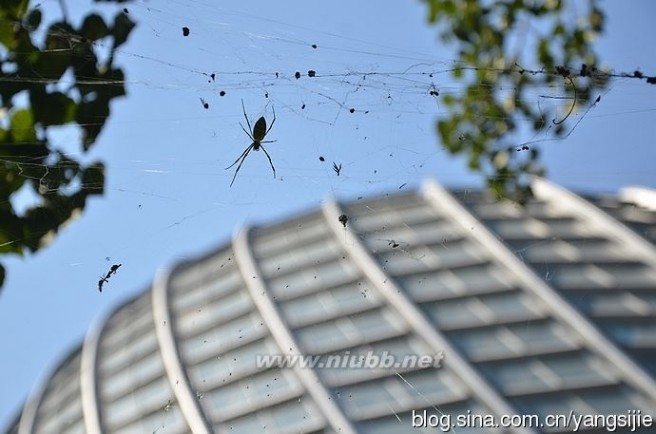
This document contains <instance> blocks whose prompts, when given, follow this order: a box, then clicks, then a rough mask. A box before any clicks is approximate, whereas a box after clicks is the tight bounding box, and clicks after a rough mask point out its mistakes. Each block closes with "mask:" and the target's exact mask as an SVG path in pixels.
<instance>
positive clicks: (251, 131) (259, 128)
mask: <svg viewBox="0 0 656 434" xmlns="http://www.w3.org/2000/svg"><path fill="white" fill-rule="evenodd" d="M241 109H242V111H243V113H244V118H245V119H246V125H248V130H246V128H244V126H243V125H242V124H241V123H240V124H239V126H240V127H241V129H242V130H244V132H245V133H246V135H247V136H248V137H249V138H250V139H251V142H252V143H251V144H250V145H249V146H248V147H247V148H246V149H245V150H244V152H242V153H241V155H240V156H239V157H237V159H236V160H235V162H234V163H232V164H231V165H230V166H228V167H226V170H228V169H230V168H231V167H232V166H234V165H235V164H237V163H239V165H238V166H237V170H235V175H234V176H233V177H232V182H231V183H230V187H232V184H234V183H235V179H236V178H237V173H239V169H241V165H242V164H244V160H246V157H247V156H248V154H249V153H250V152H251V150H253V151H259V150H260V149H262V150H263V151H264V154H265V155H266V156H267V158H268V159H269V164H270V165H271V170H273V177H274V178H275V177H276V168H275V167H273V161H271V156H270V155H269V153H268V152H267V150H266V149H264V146H262V144H263V143H273V142H275V140H264V138H265V137H266V135H267V134H269V131H271V128H273V124H274V123H275V122H276V110H275V109H273V107H272V109H273V120H272V121H271V125H269V128H267V124H266V119H265V118H264V116H262V117H260V118H259V119H258V120H257V122H255V126H254V127H251V123H250V121H249V120H248V116H246V108H245V107H244V100H241Z"/></svg>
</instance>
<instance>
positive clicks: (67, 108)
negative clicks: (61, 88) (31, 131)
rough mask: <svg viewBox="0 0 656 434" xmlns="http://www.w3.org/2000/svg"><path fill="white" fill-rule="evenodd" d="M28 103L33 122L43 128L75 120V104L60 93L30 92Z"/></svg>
mask: <svg viewBox="0 0 656 434" xmlns="http://www.w3.org/2000/svg"><path fill="white" fill-rule="evenodd" d="M30 97H31V98H30V102H31V105H32V107H33V108H34V120H35V122H38V123H40V124H41V125H42V126H44V127H48V126H51V125H64V124H67V123H69V122H73V121H74V120H75V111H76V109H77V104H76V103H75V101H73V100H72V99H71V98H69V97H68V96H66V95H64V94H63V93H61V92H53V93H45V92H32V93H31V95H30Z"/></svg>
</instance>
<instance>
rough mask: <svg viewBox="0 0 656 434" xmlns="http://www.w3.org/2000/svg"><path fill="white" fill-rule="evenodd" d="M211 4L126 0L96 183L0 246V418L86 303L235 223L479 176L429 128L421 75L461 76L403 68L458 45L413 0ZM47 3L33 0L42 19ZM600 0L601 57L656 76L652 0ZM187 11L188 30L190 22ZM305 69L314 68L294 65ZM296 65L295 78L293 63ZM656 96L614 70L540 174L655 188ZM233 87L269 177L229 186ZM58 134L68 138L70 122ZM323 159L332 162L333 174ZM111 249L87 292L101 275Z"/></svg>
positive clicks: (77, 333) (429, 104)
mask: <svg viewBox="0 0 656 434" xmlns="http://www.w3.org/2000/svg"><path fill="white" fill-rule="evenodd" d="M67 3H69V8H70V10H71V13H72V14H74V15H77V16H79V15H81V14H83V13H84V12H85V11H84V9H77V8H79V7H80V6H79V4H81V3H84V4H85V5H86V2H73V1H68V2H67ZM73 3H75V5H74V4H73ZM89 3H90V2H89ZM221 3H222V4H223V5H225V6H224V7H217V6H214V4H215V2H213V1H211V0H205V1H193V2H192V1H189V2H178V1H170V0H162V1H158V2H143V1H140V2H137V3H136V4H130V3H128V4H126V6H127V8H128V9H129V14H130V16H131V17H132V18H133V20H135V21H136V22H137V23H138V26H137V28H136V29H135V31H134V33H133V35H132V36H131V38H130V40H129V43H128V44H127V45H126V46H125V47H124V49H123V50H122V52H121V53H120V54H119V56H118V58H117V61H118V63H119V65H121V66H122V67H123V68H124V70H125V71H126V74H127V79H128V84H127V89H128V93H129V95H128V97H127V98H123V99H121V100H119V101H116V102H115V103H114V105H113V107H112V108H113V114H112V116H111V118H110V121H109V123H108V125H107V126H106V129H105V131H104V132H103V134H102V135H101V137H100V139H99V141H98V142H97V144H96V145H95V147H94V148H93V151H92V155H91V158H97V159H101V160H103V161H104V162H105V163H106V165H107V190H106V194H105V195H104V196H103V197H102V198H98V199H92V200H91V201H90V203H89V204H88V206H87V209H86V211H85V213H84V215H83V216H82V217H81V218H80V219H78V220H76V221H74V222H72V224H70V225H69V226H68V227H67V228H66V229H64V230H63V231H62V232H61V234H60V236H59V237H58V238H57V239H56V240H55V242H54V243H53V244H52V245H51V246H49V247H48V248H46V249H44V250H43V251H41V252H39V253H38V254H37V255H35V256H31V257H26V258H24V259H7V258H2V261H3V262H4V264H5V265H6V266H7V272H8V278H7V281H6V283H5V286H4V288H3V293H2V296H0V351H1V353H2V355H3V357H2V358H1V359H0V373H1V375H2V377H1V378H2V387H0V427H3V426H5V425H6V423H7V422H8V419H9V418H10V417H11V416H12V415H13V413H14V412H15V411H16V409H17V408H18V406H19V405H21V404H22V402H23V400H24V399H25V397H26V396H27V395H28V393H29V392H30V390H31V389H32V387H33V386H34V385H35V383H36V381H37V379H38V378H39V377H41V376H43V375H45V374H46V373H47V372H48V371H49V370H50V369H52V368H53V367H54V366H55V365H56V363H58V361H59V359H60V358H61V357H63V356H64V355H65V353H66V352H67V351H68V350H69V349H70V348H71V347H72V346H74V345H77V344H78V343H79V342H80V340H81V339H82V338H83V336H84V334H85V332H86V330H87V329H88V328H89V326H90V325H91V324H92V321H93V320H94V319H97V318H98V317H99V316H100V315H102V314H103V313H106V312H107V311H108V310H109V309H110V308H111V307H113V306H115V305H116V304H117V303H119V302H121V300H124V299H126V298H127V297H129V296H130V295H133V294H135V293H137V292H139V291H142V290H143V289H144V288H146V287H147V286H148V285H149V284H150V282H152V280H153V278H154V277H155V275H156V274H157V272H158V271H159V270H162V269H163V268H165V267H167V266H169V265H171V264H172V263H175V262H176V261H179V260H181V259H184V258H189V257H193V256H195V255H198V254H200V253H202V252H204V251H206V250H208V249H211V248H213V247H216V246H217V245H219V244H221V243H224V242H226V241H228V240H229V238H230V236H231V234H232V233H233V231H234V229H235V228H236V227H238V226H239V225H242V224H244V223H250V224H253V223H263V222H267V221H270V220H272V219H277V218H280V217H284V216H285V215H290V214H293V213H296V212H298V211H300V210H305V209H309V208H314V207H317V206H318V205H319V204H320V203H321V201H322V200H323V199H325V198H326V197H328V196H329V195H332V194H334V195H337V196H338V197H356V196H360V195H363V196H366V195H371V194H373V193H376V192H380V191H387V190H397V189H398V188H399V186H401V185H403V184H406V186H405V187H404V188H412V187H413V186H417V185H418V184H419V182H420V181H421V180H422V179H424V178H426V177H429V176H432V177H435V178H437V180H438V181H440V182H442V183H444V184H446V185H460V186H462V185H469V186H477V185H480V181H479V179H478V178H477V177H475V176H472V175H470V174H468V172H467V170H466V168H465V164H464V163H463V162H462V161H461V160H458V159H453V158H451V157H450V156H448V155H447V154H446V153H444V152H443V151H442V150H441V149H440V147H439V144H438V141H437V136H436V134H435V132H434V122H435V119H436V117H437V116H438V115H439V114H440V113H443V112H444V107H443V105H441V104H440V102H439V99H438V100H435V99H434V98H432V97H430V96H428V95H427V93H428V87H429V85H430V81H431V80H432V81H433V84H434V85H435V87H436V88H437V89H440V90H441V91H442V92H457V91H458V88H457V86H454V85H453V84H452V83H450V82H449V80H448V76H447V75H446V74H442V75H440V74H438V75H435V76H434V77H433V78H431V79H427V78H426V77H425V76H424V77H421V76H418V75H415V74H414V73H415V72H421V71H427V70H431V69H441V68H444V69H446V68H447V67H448V65H449V64H450V62H451V61H452V60H453V59H454V57H453V55H452V54H450V53H449V52H448V51H447V50H446V49H444V48H443V47H442V46H441V44H440V42H438V40H437V39H436V30H435V29H434V28H431V27H429V26H428V25H427V24H426V8H425V6H424V5H423V4H422V3H420V2H418V1H415V2H403V6H400V3H398V2H392V1H377V0H367V1H358V2H351V1H345V0H340V1H332V2H310V1H303V2H299V1H294V2H285V5H286V7H285V8H281V7H280V6H279V3H277V2H221ZM57 5H58V2H57V1H54V0H49V1H48V0H46V1H44V2H42V7H43V8H44V9H45V11H46V13H47V15H46V18H50V17H52V16H53V15H52V14H53V13H54V14H57V13H58V12H57V11H58V7H57ZM603 6H604V8H605V11H606V12H607V24H608V27H607V32H606V33H605V36H604V37H603V38H602V39H601V40H600V41H599V45H598V49H599V52H600V53H601V57H602V59H603V61H604V63H605V64H607V65H612V67H613V68H614V69H616V70H621V71H633V70H634V69H636V68H640V69H641V70H642V71H643V72H644V73H646V74H652V75H653V74H656V56H654V49H653V46H652V41H654V40H656V30H655V29H654V26H653V19H654V17H656V3H654V2H650V1H648V0H644V1H635V2H630V3H624V2H605V3H603ZM183 26H188V27H189V28H190V30H191V34H190V35H189V36H188V37H186V38H185V37H183V36H182V30H181V28H182V27H183ZM312 44H316V46H317V48H316V49H315V48H312ZM310 69H312V70H316V71H317V75H318V77H316V78H314V79H311V78H308V77H307V76H305V74H306V73H307V71H308V70H310ZM296 71H299V72H301V73H302V74H303V75H304V77H302V78H301V79H299V80H297V79H295V78H294V77H293V74H294V73H295V72H296ZM212 72H214V73H217V79H216V81H215V82H208V77H207V76H204V75H203V74H202V73H207V74H210V73H212ZM276 72H278V73H279V77H278V78H276V77H275V73H276ZM356 72H359V74H356ZM363 72H367V73H379V74H378V75H368V76H367V77H366V78H363V77H364V76H363V74H362V73H363ZM222 90H223V91H225V92H226V95H225V96H223V97H221V96H219V92H220V91H222ZM265 94H268V98H266V97H265ZM655 96H656V86H649V85H646V84H644V82H637V81H636V80H618V81H615V82H613V83H612V86H611V88H610V91H609V92H608V93H606V94H605V95H603V97H602V100H601V103H600V104H598V105H597V107H595V108H594V109H593V110H592V111H590V112H589V113H588V115H587V116H586V117H585V118H584V119H583V121H582V122H581V123H580V124H579V125H578V127H577V128H576V129H575V131H574V132H573V133H572V135H571V136H570V137H569V138H568V139H567V140H563V141H558V142H550V143H548V144H545V145H544V147H543V148H542V149H543V154H544V157H545V159H544V161H545V163H546V165H547V167H548V169H549V171H550V174H549V177H550V178H551V179H553V180H554V181H556V182H557V183H560V184H562V185H564V186H566V187H569V188H573V189H577V190H583V191H595V192H615V191H617V189H618V188H620V187H622V186H626V185H634V184H640V185H646V186H650V187H656V175H655V173H656V171H655V170H654V162H655V161H656V150H655V147H654V138H655V137H656V134H655V133H656V98H655ZM201 98H202V99H204V100H205V101H207V103H208V104H209V109H207V110H205V109H204V108H203V106H202V104H201V101H200V99H201ZM241 99H243V100H244V103H245V105H246V110H247V113H248V115H249V117H250V118H251V119H252V120H253V121H254V120H256V119H257V118H258V117H260V116H262V115H265V116H266V118H267V120H269V121H270V120H271V118H272V109H273V108H274V107H275V112H276V115H277V121H276V124H275V126H274V128H273V129H272V130H271V132H270V135H269V136H268V137H267V138H270V139H271V140H276V142H275V143H270V144H268V145H267V149H268V150H269V153H270V155H271V157H272V159H273V162H274V164H275V167H276V171H277V175H278V178H277V179H275V180H274V179H273V177H272V174H271V170H270V168H269V166H268V163H267V161H266V158H265V156H264V154H263V153H262V152H253V153H251V155H250V156H249V157H248V159H247V160H246V162H245V164H244V166H243V167H242V169H241V171H240V173H239V175H238V177H237V180H236V181H235V185H234V186H233V187H232V188H229V184H230V180H231V178H232V175H233V171H232V170H229V171H226V170H224V168H225V167H226V166H228V165H229V164H231V163H232V162H233V161H234V159H235V158H236V157H237V156H238V155H239V154H240V153H241V152H242V150H243V149H244V148H245V147H246V146H247V145H248V144H249V141H248V138H247V137H246V135H245V134H244V133H243V131H242V130H241V128H240V127H239V122H242V123H243V115H242V112H241V102H240V101H241ZM303 105H305V108H302V107H303ZM351 107H352V108H355V109H356V111H355V113H349V111H348V110H347V109H348V108H351ZM367 111H368V113H366V112H367ZM53 138H54V140H55V142H56V143H58V145H59V146H61V147H62V148H63V149H65V150H67V151H68V152H71V153H76V152H78V149H77V148H76V147H75V146H71V143H75V139H76V133H75V131H71V130H68V129H65V130H62V131H60V132H58V133H57V134H54V135H53ZM320 156H323V157H324V158H325V160H326V161H325V162H321V161H319V157H320ZM333 161H334V162H336V163H338V164H341V165H342V172H341V175H340V176H339V177H337V176H336V174H335V173H334V172H333V171H332V168H331V167H332V163H333ZM233 169H234V168H233ZM23 200H24V201H25V200H28V199H23ZM106 258H110V259H109V260H107V259H106ZM119 262H120V263H122V264H123V267H121V269H120V270H119V272H118V273H117V275H116V276H114V277H112V279H111V281H110V282H109V283H108V284H107V285H106V287H105V288H106V290H105V291H104V292H103V293H102V294H100V293H98V291H97V282H98V277H99V275H101V274H103V273H105V272H106V271H107V270H108V268H109V266H110V265H111V264H113V263H119Z"/></svg>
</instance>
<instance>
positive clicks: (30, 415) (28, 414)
mask: <svg viewBox="0 0 656 434" xmlns="http://www.w3.org/2000/svg"><path fill="white" fill-rule="evenodd" d="M54 372H57V371H54ZM51 377H52V374H49V375H48V377H47V379H44V380H41V381H39V382H38V383H37V384H38V387H37V388H35V389H34V391H33V392H32V393H31V394H30V397H29V398H28V400H27V403H26V404H25V407H24V408H23V413H22V414H21V418H20V423H19V424H18V434H32V432H33V431H34V422H35V421H36V413H37V411H38V410H39V404H41V400H42V399H43V395H44V394H45V392H46V389H47V388H48V383H49V382H50V379H51Z"/></svg>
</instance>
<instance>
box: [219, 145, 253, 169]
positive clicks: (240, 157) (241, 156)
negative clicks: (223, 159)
mask: <svg viewBox="0 0 656 434" xmlns="http://www.w3.org/2000/svg"><path fill="white" fill-rule="evenodd" d="M252 148H253V144H252V143H251V145H250V146H249V147H248V148H246V149H244V152H242V153H241V155H240V156H239V157H237V159H236V160H235V162H234V163H232V164H231V165H230V166H228V167H226V168H225V170H228V169H230V168H231V167H232V166H234V165H235V164H237V163H238V162H239V160H241V159H242V158H246V155H247V154H248V153H249V152H250V151H251V149H252Z"/></svg>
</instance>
